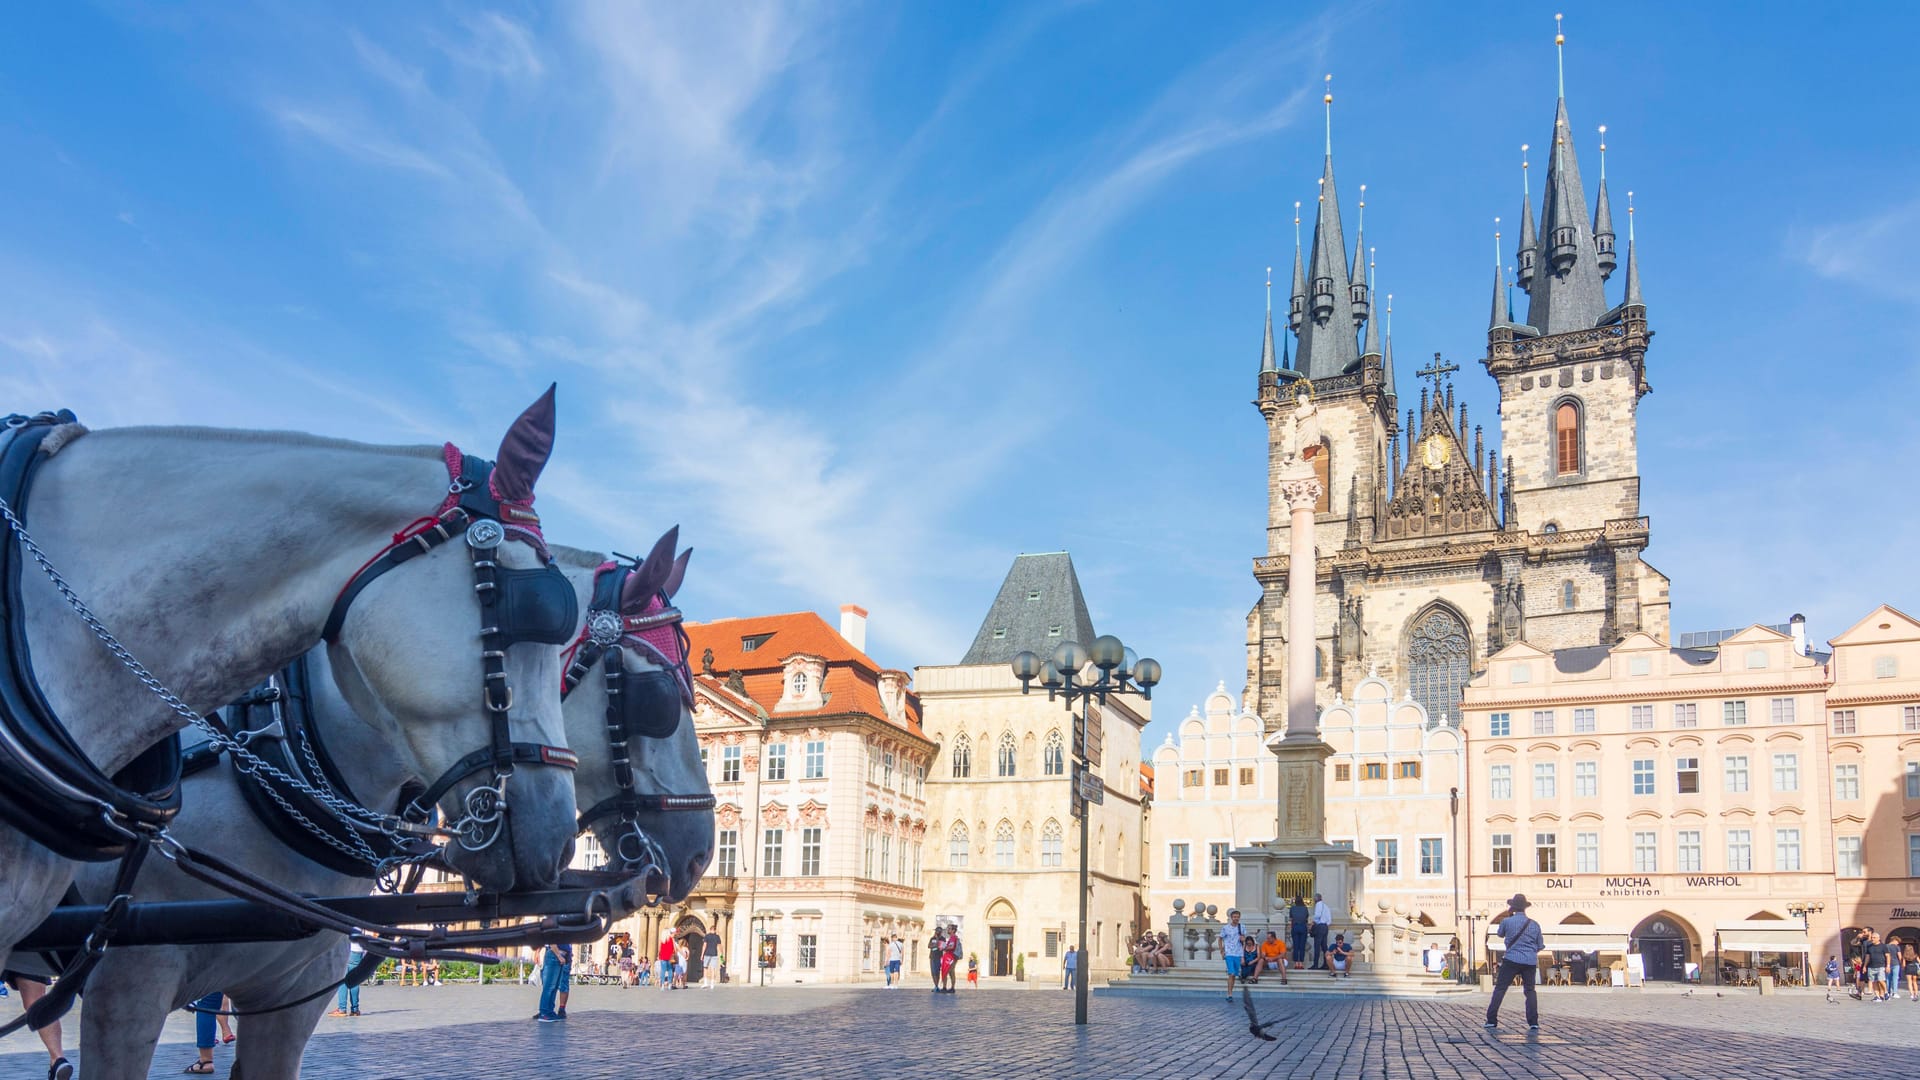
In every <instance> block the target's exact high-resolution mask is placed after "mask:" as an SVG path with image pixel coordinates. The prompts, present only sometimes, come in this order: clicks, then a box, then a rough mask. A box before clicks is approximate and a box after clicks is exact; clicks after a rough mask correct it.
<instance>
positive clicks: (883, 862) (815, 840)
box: [800, 827, 887, 880]
mask: <svg viewBox="0 0 1920 1080" xmlns="http://www.w3.org/2000/svg"><path fill="white" fill-rule="evenodd" d="M824 831H825V830H823V829H820V828H818V827H813V828H806V829H801V830H800V876H801V877H819V876H820V837H821V834H822V833H823V832H824ZM886 846H887V838H886V837H884V836H883V837H881V838H880V850H881V852H882V854H881V856H880V878H881V880H885V879H886V876H887V857H886V855H885V854H884V853H885V851H886Z"/></svg>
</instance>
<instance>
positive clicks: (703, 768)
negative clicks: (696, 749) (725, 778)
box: [700, 743, 712, 776]
mask: <svg viewBox="0 0 1920 1080" xmlns="http://www.w3.org/2000/svg"><path fill="white" fill-rule="evenodd" d="M700 773H701V775H702V776H710V775H712V774H711V773H709V772H707V746H706V744H705V743H702V744H701V745H700Z"/></svg>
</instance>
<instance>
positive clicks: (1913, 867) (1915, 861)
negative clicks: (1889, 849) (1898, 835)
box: [1907, 833, 1920, 877]
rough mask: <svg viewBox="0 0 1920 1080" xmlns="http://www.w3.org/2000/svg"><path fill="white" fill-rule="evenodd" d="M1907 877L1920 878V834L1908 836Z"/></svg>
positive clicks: (1909, 834)
mask: <svg viewBox="0 0 1920 1080" xmlns="http://www.w3.org/2000/svg"><path fill="white" fill-rule="evenodd" d="M1907 876H1908V877H1920V833H1908V834H1907Z"/></svg>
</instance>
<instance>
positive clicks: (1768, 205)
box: [0, 2, 1920, 742]
mask: <svg viewBox="0 0 1920 1080" xmlns="http://www.w3.org/2000/svg"><path fill="white" fill-rule="evenodd" d="M1555 10H1564V11H1565V12H1566V13H1567V35H1568V46H1567V81H1568V86H1567V92H1568V106H1569V109H1570V112H1571V116H1572V120H1573V125H1574V128H1575V130H1576V131H1577V132H1580V133H1582V138H1583V140H1584V141H1583V142H1582V143H1581V144H1580V146H1579V150H1580V153H1581V155H1582V159H1583V160H1582V165H1583V166H1584V171H1585V172H1586V174H1587V176H1588V177H1589V180H1590V181H1591V179H1592V178H1593V177H1595V176H1597V174H1598V162H1597V160H1595V158H1594V157H1593V155H1594V153H1595V147H1594V145H1593V144H1594V143H1595V142H1597V137H1596V136H1595V135H1593V134H1592V133H1593V131H1594V128H1595V126H1596V125H1598V124H1601V123H1605V124H1607V125H1608V126H1609V136H1608V142H1609V147H1608V162H1607V170H1608V177H1609V181H1610V186H1612V187H1613V192H1614V197H1615V200H1616V209H1618V207H1619V206H1620V205H1621V202H1622V193H1623V192H1625V191H1626V190H1628V189H1632V190H1633V191H1634V192H1635V202H1636V205H1637V207H1638V210H1639V213H1638V219H1637V225H1638V231H1639V240H1640V243H1641V269H1642V272H1643V276H1644V286H1645V293H1646V298H1647V304H1648V308H1649V314H1650V319H1651V322H1652V324H1653V326H1654V328H1655V330H1656V332H1657V334H1658V338H1657V340H1656V341H1655V342H1654V344H1653V347H1652V350H1651V352H1650V353H1649V359H1648V363H1649V377H1650V380H1651V382H1652V384H1653V386H1654V393H1653V394H1652V395H1651V396H1649V397H1648V398H1646V399H1645V400H1644V401H1643V403H1642V406H1641V412H1640V439H1641V442H1640V447H1641V468H1642V473H1643V474H1644V476H1645V480H1644V484H1643V489H1642V500H1643V508H1644V510H1645V512H1647V513H1648V514H1649V515H1651V517H1652V519H1653V530H1654V532H1653V537H1654V539H1653V544H1652V547H1651V548H1650V549H1649V551H1648V553H1647V557H1648V559H1649V561H1651V562H1652V563H1653V564H1654V565H1656V566H1658V567H1659V568H1660V569H1661V570H1663V571H1664V572H1666V573H1667V574H1669V575H1670V576H1671V577H1672V578H1673V582H1674V622H1675V625H1676V628H1679V629H1704V628H1711V627H1718V626H1731V625H1738V624H1743V623H1746V622H1751V621H1757V620H1758V621H1781V620H1784V618H1785V617H1786V615H1787V614H1789V613H1790V612H1792V611H1796V610H1797V611H1804V612H1805V613H1807V615H1808V616H1809V617H1810V619H1811V630H1812V632H1813V633H1814V635H1815V636H1816V637H1819V638H1825V637H1828V636H1831V635H1834V634H1837V633H1839V632H1840V631H1841V630H1843V629H1845V628H1846V627H1847V626H1848V625H1850V624H1851V623H1852V622H1853V621H1854V620H1856V619H1857V618H1859V617H1861V616H1862V615H1864V614H1865V613H1866V612H1867V610H1869V609H1870V607H1871V606H1872V605H1873V604H1875V603H1878V602H1881V601H1888V602H1892V603H1895V604H1896V605H1901V606H1903V607H1905V608H1906V609H1907V610H1909V611H1915V610H1920V589H1916V580H1917V578H1920V575H1916V572H1915V571H1914V570H1913V568H1912V566H1911V564H1910V562H1909V558H1910V557H1909V555H1908V551H1909V549H1910V548H1911V538H1912V537H1913V536H1914V535H1915V533H1916V530H1920V509H1916V506H1917V503H1916V499H1915V498H1914V496H1913V493H1912V484H1911V481H1910V480H1909V479H1908V478H1907V476H1906V473H1907V472H1908V470H1909V469H1910V468H1911V466H1912V463H1913V462H1914V461H1916V460H1920V425H1916V423H1915V422H1914V404H1913V403H1914V402H1915V400H1916V398H1917V397H1920V394H1917V393H1916V392H1920V362H1916V356H1915V353H1916V349H1915V333H1914V330H1913V329H1912V327H1913V326H1914V320H1915V316H1916V307H1920V185H1916V183H1915V177H1916V176H1917V175H1920V171H1917V170H1920V141H1917V140H1915V139H1913V138H1911V137H1910V135H1909V134H1908V129H1909V127H1910V125H1911V121H1912V117H1913V116H1914V115H1915V113H1916V105H1920V100H1916V98H1920V94H1917V93H1916V91H1915V89H1914V87H1913V85H1912V83H1911V81H1910V79H1909V78H1908V76H1907V74H1906V72H1907V71H1908V67H1909V59H1910V58H1909V56H1908V54H1907V52H1906V50H1907V48H1908V47H1909V45H1910V43H1911V41H1912V40H1913V38H1914V36H1915V31H1916V30H1917V29H1920V26H1917V25H1916V24H1917V23H1920V16H1916V14H1915V9H1914V8H1912V7H1910V6H1906V5H1846V6H1837V7H1831V8H1826V9H1822V10H1821V13H1820V14H1819V16H1818V18H1811V17H1810V16H1809V14H1808V12H1809V9H1807V8H1805V7H1804V6H1803V5H1787V4H1777V3H1776V4H1763V5H1750V6H1748V7H1746V8H1745V9H1744V10H1743V11H1741V12H1740V13H1738V14H1737V15H1735V14H1723V13H1721V12H1719V11H1717V10H1707V9H1705V8H1701V9H1699V10H1694V9H1692V8H1689V7H1686V6H1682V5H1664V4H1646V5H1641V4H1629V3H1615V4H1605V5H1589V4H1567V5H1564V6H1561V7H1559V8H1555V7H1550V6H1547V5H1539V4H1507V5H1500V6H1492V5H1485V4H1450V5H1417V4H1393V3H1381V4H1342V5H1337V6H1332V7H1307V6H1302V5H1260V6H1257V7H1252V6H1248V5H1226V4H1221V5H1200V6H1195V5H1179V6H1175V5H1119V4H1094V3H1076V4H1041V3H1036V4H1025V5H1019V6H1012V7H1006V8H1001V9H993V8H988V7H985V6H978V5H873V6H851V5H832V6H824V5H823V6H818V7H816V6H792V7H778V6H772V5H746V6H739V5H731V4H719V3H715V4H658V5H640V4H626V3H590V2H582V3H577V4H569V5H565V6H562V7H560V8H546V7H535V6H530V5H516V4H507V5H501V6H497V7H491V8H489V7H483V6H479V5H444V6H441V5H430V4H406V5H357V6H344V7H343V6H337V5H326V6H322V5H269V6H261V7H255V8H251V9H248V10H242V9H240V8H239V7H238V6H237V5H216V4H199V5H195V4H187V5H174V4H166V5H155V6H145V5H131V4H109V5H104V6H81V5H38V6H35V7H32V8H27V9H22V10H20V11H17V12H15V13H14V14H13V16H12V17H11V20H10V31H11V32H10V33H9V34H8V35H6V36H5V38H4V39H0V160H4V161H5V162H6V163H7V167H6V168H5V169H3V170H0V398H4V400H5V401H6V402H7V403H8V406H7V407H8V408H11V409H37V408H41V407H48V406H53V405H68V406H71V407H73V408H75V409H77V410H78V411H79V412H80V413H81V415H82V417H83V418H84V419H87V420H89V421H90V422H92V423H94V424H96V425H108V424H124V423H141V422H204V423H214V424H230V425H246V426H258V427H292V428H301V429H307V430H313V431H320V432H326V433H331V434H339V435H346V436H351V437H356V438H364V439H371V440H377V441H387V442H422V441H436V440H438V439H440V438H443V437H444V438H453V439H455V440H457V441H460V442H462V443H463V444H466V445H470V446H473V447H477V448H479V449H481V450H483V451H484V450H490V449H491V447H492V446H493V444H494V442H495V441H496V440H497V438H498V434H499V432H500V430H501V428H502V426H503V425H504V424H505V423H506V422H507V420H508V419H510V418H511V417H512V416H513V415H514V413H515V412H516V411H517V410H518V409H519V408H521V407H522V406H523V405H524V404H525V403H526V402H527V401H528V400H530V399H531V398H532V397H533V396H534V395H535V394H536V393H537V392H538V391H539V389H540V388H541V387H543V386H544V385H545V384H546V382H547V381H549V380H553V379H557V380H558V381H559V383H560V386H561V425H562V426H561V432H560V443H559V450H558V456H557V460H556V463H555V465H554V467H553V469H552V470H551V471H550V473H549V475H548V477H547V479H546V480H545V482H543V484H542V497H541V507H542V509H543V511H545V513H546V516H547V517H548V520H549V523H550V525H551V526H552V528H553V529H554V530H555V532H556V534H557V535H559V536H561V537H564V538H566V539H569V540H577V541H579V542H581V543H583V544H586V545H598V546H615V547H619V548H620V549H622V550H635V549H637V548H640V547H642V546H643V545H644V544H645V543H647V542H648V541H650V540H651V539H652V537H654V536H655V535H657V534H658V533H659V532H660V531H661V530H662V529H663V528H664V527H665V526H666V525H668V524H672V523H674V522H679V523H681V525H682V526H683V533H682V535H683V538H684V539H685V540H686V541H687V542H689V543H691V544H693V545H694V546H695V547H696V548H698V550H699V554H698V555H697V556H696V561H695V564H694V571H693V573H692V575H691V576H690V579H689V584H688V587H687V589H686V591H685V592H684V593H683V599H684V606H685V607H686V609H687V610H688V611H689V613H690V614H691V615H693V616H694V617H696V618H700V617H720V616H732V615H742V614H752V613H756V612H766V611H778V610H792V609H798V608H813V609H817V610H820V611H822V612H826V613H831V612H833V611H835V610H837V608H838V606H839V604H840V603H842V602H856V603H860V604H862V605H864V606H866V607H867V608H869V609H870V610H871V611H872V613H873V615H872V624H871V635H872V636H871V639H870V644H871V651H873V652H874V653H875V654H876V656H877V657H878V658H879V659H880V660H881V661H882V662H884V663H888V664H892V665H897V666H900V667H907V668H911V667H913V666H914V665H918V664H930V663H951V662H953V661H955V660H957V659H958V658H959V656H960V654H961V653H962V652H963V651H964V650H965V648H966V645H967V643H968V642H969V641H970V640H971V637H972V635H973V633H974V631H975V629H976V628H977V625H978V621H979V620H980V618H981V617H982V616H983V615H984V614H985V612H986V609H987V607H988V605H989V604H990V602H991V600H992V598H993V594H994V591H995V589H996V587H997V586H998V584H999V581H1000V578H1001V576H1002V575H1003V574H1004V573H1005V571H1006V569H1007V566H1008V564H1009V563H1010V561H1011V559H1012V557H1013V555H1014V554H1015V553H1016V552H1020V551H1045V550H1056V549H1060V548H1066V549H1069V550H1071V551H1072V552H1073V554H1074V558H1075V562H1076V564H1077V566H1078V567H1079V570H1080V573H1081V577H1082V580H1083V582H1084V583H1085V586H1086V591H1087V595H1088V600H1089V602H1090V605H1091V607H1092V609H1093V614H1094V618H1095V622H1096V625H1097V626H1099V627H1100V628H1101V629H1102V630H1103V631H1111V632H1115V633H1118V634H1120V635H1121V636H1122V637H1124V638H1125V639H1126V640H1127V641H1128V642H1129V643H1132V644H1135V645H1137V646H1138V647H1140V649H1141V651H1142V652H1143V653H1147V654H1151V655H1156V656H1158V657H1159V658H1160V659H1161V660H1162V661H1163V663H1164V664H1165V666H1166V670H1167V681H1166V684H1165V686H1164V687H1163V688H1162V691H1161V693H1159V694H1157V695H1156V701H1155V704H1156V706H1157V708H1156V712H1157V714H1158V715H1159V717H1160V721H1159V722H1157V723H1156V725H1155V728H1154V729H1153V730H1152V731H1150V733H1149V738H1150V740H1152V741H1154V742H1157V741H1158V737H1159V734H1160V732H1161V731H1162V730H1164V729H1165V728H1166V727H1167V722H1168V721H1170V720H1171V719H1175V718H1177V717H1178V716H1180V715H1183V714H1184V713H1185V712H1186V711H1187V708H1188V707H1189V705H1191V704H1193V703H1195V702H1197V701H1199V700H1200V699H1201V698H1202V697H1203V696H1204V694H1205V693H1206V692H1208V691H1209V690H1210V689H1211V688H1212V687H1213V686H1214V684H1215V683H1216V682H1217V681H1220V680H1225V681H1226V682H1227V684H1228V686H1229V688H1230V689H1234V690H1237V689H1238V687H1239V683H1240V681H1241V680H1242V679H1243V678H1244V648H1243V640H1244V634H1245V631H1244V619H1245V615H1246V611H1247V609H1248V607H1249V606H1250V605H1251V604H1252V603H1253V601H1254V599H1255V597H1256V595H1257V592H1256V589H1255V587H1254V583H1253V580H1252V577H1251V562H1250V560H1251V557H1252V556H1253V555H1255V554H1257V553H1259V552H1260V550H1261V548H1262V543H1263V541H1262V532H1261V530H1262V527H1263V524H1264V516H1265V502H1264V468H1265V466H1264V452H1263V439H1264V435H1263V430H1262V425H1261V422H1260V419H1259V417H1258V414H1257V413H1256V412H1255V411H1254V410H1253V409H1252V407H1251V406H1250V405H1249V404H1248V402H1249V400H1250V399H1251V398H1252V396H1253V392H1254V381H1255V371H1256V368H1257V364H1258V360H1259V352H1258V346H1259V331H1260V320H1261V303H1262V290H1261V281H1262V275H1263V272H1264V268H1265V267H1266V266H1268V265H1273V266H1275V267H1281V268H1283V273H1284V267H1286V266H1287V265H1288V260H1289V259H1290V258H1291V254H1292V249H1291V244H1292V225H1291V222H1290V218H1291V209H1292V204H1293V202H1294V200H1296V199H1304V200H1307V201H1308V202H1309V204H1310V203H1311V200H1312V195H1313V191H1314V181H1315V179H1316V177H1317V176H1318V174H1319V168H1320V156H1321V143H1322V138H1323V131H1322V118H1321V110H1320V107H1319V106H1320V103H1319V100H1318V98H1319V92H1320V87H1321V78H1322V76H1323V75H1324V74H1326V73H1327V72H1333V73H1334V74H1335V88H1336V91H1337V93H1338V101H1337V102H1336V113H1335V130H1334V144H1335V150H1334V153H1335V160H1336V164H1337V166H1338V170H1339V178H1340V181H1341V183H1342V185H1343V190H1342V191H1341V192H1340V194H1341V196H1342V199H1343V203H1344V206H1345V209H1346V213H1347V214H1348V221H1349V228H1351V221H1352V217H1351V215H1352V212H1353V209H1352V204H1353V201H1354V199H1355V196H1356V189H1357V185H1359V184H1360V183H1366V184H1367V185H1368V207H1367V211H1368V212H1367V238H1368V241H1369V243H1371V244H1374V245H1377V247H1378V250H1379V256H1378V258H1379V275H1380V280H1379V284H1380V289H1381V291H1382V292H1388V291H1390V292H1392V293H1394V295H1395V302H1394V306H1395V326H1394V329H1395V337H1396V354H1397V357H1398V358H1400V361H1401V366H1402V367H1403V369H1406V370H1408V371H1410V370H1411V369H1412V368H1413V367H1415V366H1418V365H1417V364H1414V363H1411V362H1410V361H1412V360H1415V359H1416V358H1423V357H1427V356H1430V355H1431V354H1432V353H1433V352H1435V351H1441V352H1444V353H1445V354H1446V355H1447V356H1448V357H1449V358H1450V359H1453V360H1455V361H1457V362H1460V363H1461V364H1462V366H1463V367H1464V368H1465V369H1466V370H1464V371H1463V372H1462V373H1461V375H1460V376H1459V377H1458V378H1459V380H1460V381H1459V386H1460V392H1461V393H1462V394H1463V395H1464V396H1465V397H1466V399H1467V400H1468V401H1469V402H1471V404H1472V406H1473V409H1474V411H1475V412H1476V413H1478V414H1479V416H1481V417H1483V418H1491V417H1492V416H1493V404H1494V402H1493V394H1492V383H1491V380H1489V379H1488V378H1487V377H1486V375H1485V374H1484V372H1483V371H1482V370H1481V369H1480V367H1479V365H1478V364H1477V363H1475V362H1474V360H1475V358H1477V357H1478V356H1479V355H1480V353H1481V349H1482V347H1483V345H1484V342H1485V336H1484V333H1485V325H1486V318H1487V307H1488V297H1487V283H1488V279H1489V277H1490V275H1489V273H1488V266H1489V264H1490V262H1491V235H1490V234H1491V231H1492V220H1493V218H1494V217H1495V216H1496V215H1498V216H1501V217H1503V218H1506V219H1507V220H1508V221H1511V220H1512V219H1513V216H1514V214H1515V212H1516V211H1517V209H1518V199H1517V195H1518V190H1519V186H1520V178H1519V169H1518V157H1519V146H1520V144H1521V143H1523V142H1530V143H1533V144H1535V145H1541V144H1543V143H1544V142H1545V140H1546V138H1547V137H1548V134H1549V131H1550V127H1551V121H1552V110H1553V97H1554V56H1553V48H1552V33H1553V22H1552V14H1553V12H1554V11H1555ZM1536 160H1537V157H1536ZM1536 171H1537V170H1536ZM1508 235H1509V244H1508V251H1509V252H1511V235H1512V234H1511V233H1510V232H1509V234H1508ZM1402 377H1403V380H1406V381H1407V382H1410V381H1411V380H1410V379H1406V376H1404V375H1403V376H1402ZM1403 389H1404V386H1403Z"/></svg>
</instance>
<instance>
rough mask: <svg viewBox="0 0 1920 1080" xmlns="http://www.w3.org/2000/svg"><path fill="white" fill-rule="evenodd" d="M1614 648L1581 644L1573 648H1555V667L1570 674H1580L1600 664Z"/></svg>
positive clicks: (1556, 669)
mask: <svg viewBox="0 0 1920 1080" xmlns="http://www.w3.org/2000/svg"><path fill="white" fill-rule="evenodd" d="M1612 651H1613V648H1612V647H1611V646H1608V645H1581V646H1579V647H1578V648H1572V649H1555V650H1553V667H1554V670H1555V671H1560V672H1563V673H1565V674H1568V675H1578V674H1580V673H1581V672H1583V671H1592V670H1593V669H1594V668H1596V667H1599V666H1600V662H1601V661H1602V660H1605V659H1606V658H1607V654H1608V653H1611V652H1612Z"/></svg>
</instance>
